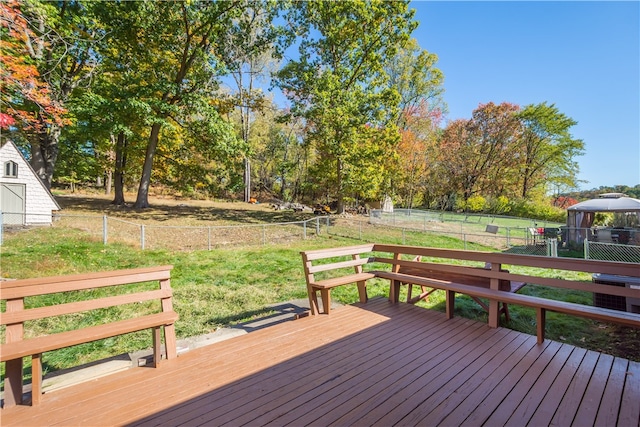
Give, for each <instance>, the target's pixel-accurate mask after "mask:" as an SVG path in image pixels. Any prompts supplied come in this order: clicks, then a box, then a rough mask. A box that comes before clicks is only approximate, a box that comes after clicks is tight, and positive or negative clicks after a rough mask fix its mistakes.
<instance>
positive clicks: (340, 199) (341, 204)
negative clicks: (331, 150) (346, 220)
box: [336, 159, 344, 214]
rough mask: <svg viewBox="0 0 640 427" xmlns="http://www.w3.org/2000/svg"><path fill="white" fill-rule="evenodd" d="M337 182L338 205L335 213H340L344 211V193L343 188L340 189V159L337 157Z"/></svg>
mask: <svg viewBox="0 0 640 427" xmlns="http://www.w3.org/2000/svg"><path fill="white" fill-rule="evenodd" d="M337 164H338V166H337V180H336V181H337V183H336V186H337V187H338V205H337V207H336V213H337V214H342V213H344V194H342V193H343V190H342V161H341V160H340V159H338V161H337Z"/></svg>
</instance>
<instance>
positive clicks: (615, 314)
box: [373, 271, 640, 328]
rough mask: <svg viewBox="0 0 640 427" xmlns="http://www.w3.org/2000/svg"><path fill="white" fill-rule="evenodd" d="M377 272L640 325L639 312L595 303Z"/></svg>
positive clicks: (387, 275) (457, 289)
mask: <svg viewBox="0 0 640 427" xmlns="http://www.w3.org/2000/svg"><path fill="white" fill-rule="evenodd" d="M373 273H375V275H376V277H381V278H385V279H390V280H398V281H401V282H404V283H413V284H415V285H424V286H429V287H432V288H438V289H444V290H449V291H453V292H457V293H460V294H465V295H469V296H475V297H479V298H487V299H493V300H497V301H501V302H506V303H509V304H519V305H523V306H526V307H533V308H543V309H545V310H549V311H555V312H558V313H565V314H571V315H576V316H582V317H587V318H590V319H593V320H598V321H602V322H609V321H615V322H618V323H620V324H622V325H625V326H634V327H636V328H639V327H640V315H638V314H635V313H627V312H624V311H615V310H608V309H606V308H601V307H592V306H588V305H583V304H576V303H570V302H564V301H555V300H550V299H546V298H540V297H534V296H531V295H521V294H514V293H510V292H505V291H499V290H494V289H485V288H480V287H477V286H469V285H462V284H459V283H453V282H449V281H446V280H437V279H429V278H424V277H416V276H411V275H408V274H401V273H393V272H390V271H375V272H373Z"/></svg>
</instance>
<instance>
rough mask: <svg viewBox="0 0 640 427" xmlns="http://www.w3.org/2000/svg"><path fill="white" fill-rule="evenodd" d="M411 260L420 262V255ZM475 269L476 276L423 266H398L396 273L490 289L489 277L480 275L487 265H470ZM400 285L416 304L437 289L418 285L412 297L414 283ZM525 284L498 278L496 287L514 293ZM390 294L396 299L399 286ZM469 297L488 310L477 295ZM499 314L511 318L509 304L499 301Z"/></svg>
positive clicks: (508, 319) (408, 297)
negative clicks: (405, 288) (414, 295)
mask: <svg viewBox="0 0 640 427" xmlns="http://www.w3.org/2000/svg"><path fill="white" fill-rule="evenodd" d="M413 261H415V262H421V257H417V258H415V259H414V260H413ZM472 268H474V269H475V270H478V274H479V275H478V276H474V275H470V274H460V273H452V272H446V271H438V270H433V269H428V268H426V269H423V268H417V267H415V266H414V267H406V266H405V267H400V269H399V270H398V273H400V274H408V275H410V276H414V277H415V276H417V277H426V278H431V279H436V280H440V281H445V282H451V283H458V284H461V285H469V286H477V287H480V288H484V289H490V288H491V279H489V278H488V277H484V276H481V275H480V274H483V273H484V271H486V270H487V267H485V268H479V267H472ZM488 269H489V270H490V269H491V267H490V266H488ZM500 271H502V272H506V273H508V272H509V271H508V270H504V269H502V270H500ZM399 284H400V285H407V303H409V304H416V303H418V302H419V301H421V300H426V299H427V298H428V297H429V295H431V293H433V292H434V291H436V290H437V288H435V287H429V286H425V285H420V287H421V288H422V292H421V293H420V294H419V295H418V296H416V297H413V296H412V294H413V286H414V285H415V284H414V283H411V282H408V283H406V282H402V281H400V282H399ZM525 285H526V283H524V282H513V281H510V280H504V279H501V280H498V289H499V290H501V291H505V292H511V293H515V292H518V291H519V290H520V289H522V288H523V287H524V286H525ZM389 292H390V295H391V294H392V293H393V297H392V299H393V300H396V301H397V300H398V299H399V297H400V295H399V293H400V287H399V286H398V287H396V288H393V289H390V290H389ZM469 296H470V297H471V299H473V300H474V301H475V302H476V303H477V304H478V305H479V306H480V307H482V308H483V309H484V310H485V311H486V312H489V305H488V304H487V303H485V302H484V301H483V300H481V299H480V298H479V297H476V296H473V295H469ZM500 314H504V316H505V319H506V320H507V322H508V321H510V320H511V316H510V315H509V306H508V305H507V303H505V302H501V303H500Z"/></svg>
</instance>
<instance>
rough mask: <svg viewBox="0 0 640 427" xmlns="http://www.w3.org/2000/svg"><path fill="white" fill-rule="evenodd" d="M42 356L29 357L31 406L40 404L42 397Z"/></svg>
mask: <svg viewBox="0 0 640 427" xmlns="http://www.w3.org/2000/svg"><path fill="white" fill-rule="evenodd" d="M41 356H42V355H40V354H34V355H33V356H32V357H31V405H37V404H39V403H40V398H41V397H42V357H41Z"/></svg>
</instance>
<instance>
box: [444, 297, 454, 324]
mask: <svg viewBox="0 0 640 427" xmlns="http://www.w3.org/2000/svg"><path fill="white" fill-rule="evenodd" d="M445 292H446V295H447V297H446V302H445V303H446V311H445V313H446V315H447V319H453V310H454V309H455V305H456V293H455V292H453V291H450V290H447V291H445Z"/></svg>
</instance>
